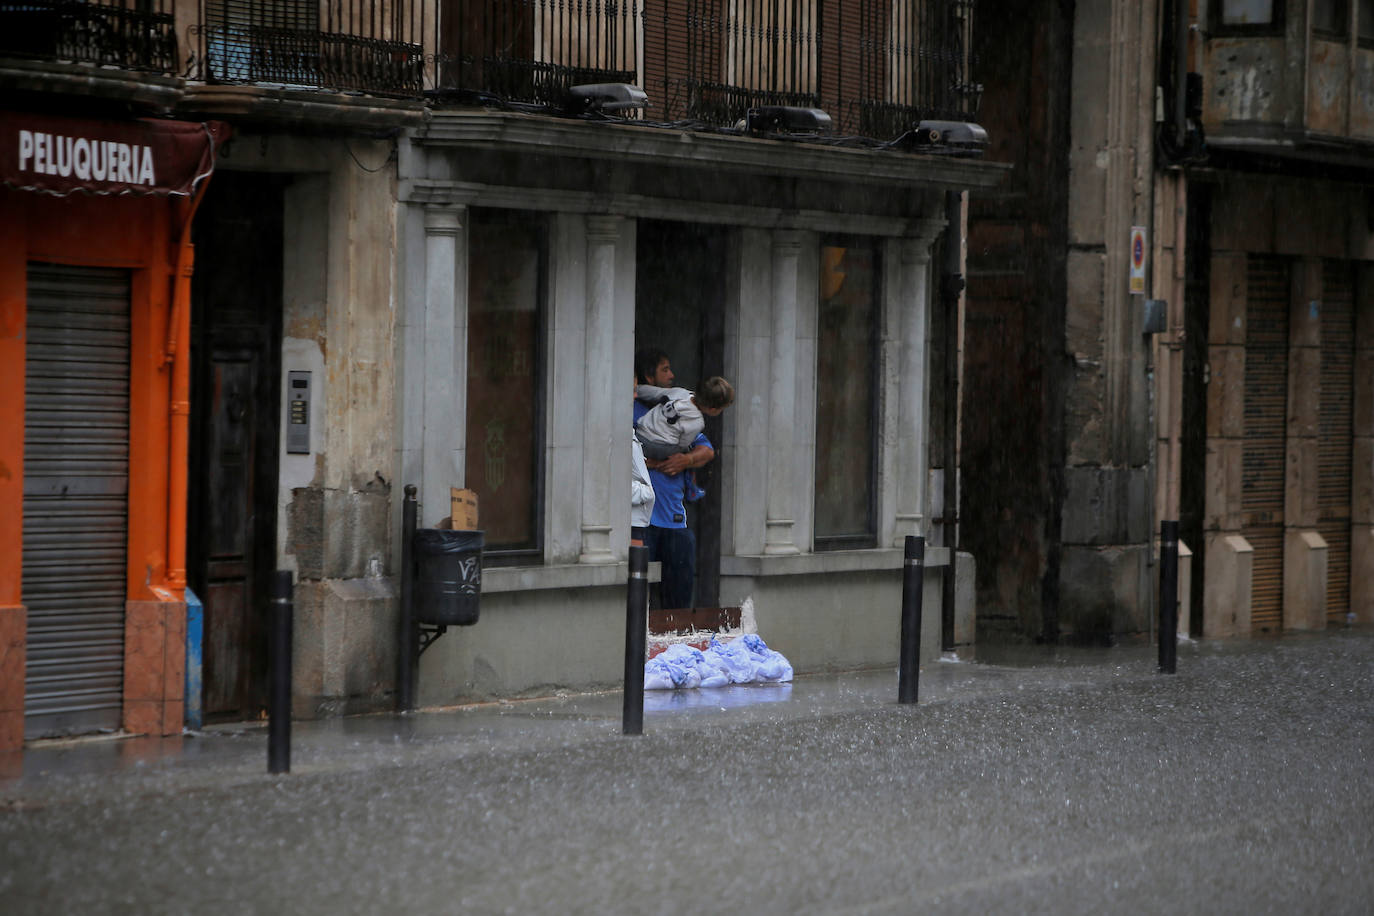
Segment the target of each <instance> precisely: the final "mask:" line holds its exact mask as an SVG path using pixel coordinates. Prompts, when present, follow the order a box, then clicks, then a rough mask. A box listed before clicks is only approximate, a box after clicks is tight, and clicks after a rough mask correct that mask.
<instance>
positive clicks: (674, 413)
mask: <svg viewBox="0 0 1374 916" xmlns="http://www.w3.org/2000/svg"><path fill="white" fill-rule="evenodd" d="M635 397H637V398H638V399H639V400H640V401H641V402H643V403H646V404H648V403H657V406H655V407H653V408H652V409H650V411H649V412H648V413H646V414H645V415H644V416H642V417H640V419H639V423H637V424H636V425H635V431H636V432H637V433H638V435H639V444H640V447H641V448H643V450H644V457H645V458H648V459H650V460H653V461H662V460H663V459H664V458H667V457H668V456H669V455H672V454H675V453H677V452H690V451H691V450H692V442H693V440H695V439H696V437H697V435H698V434H700V433H701V431H702V430H703V429H705V428H706V419H705V418H704V417H703V416H702V415H701V410H700V408H698V407H697V405H696V404H693V403H692V392H690V391H688V390H687V389H686V388H659V387H658V386H657V385H640V386H639V387H638V388H637V389H636V390H635Z"/></svg>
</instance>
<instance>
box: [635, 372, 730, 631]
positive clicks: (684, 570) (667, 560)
mask: <svg viewBox="0 0 1374 916" xmlns="http://www.w3.org/2000/svg"><path fill="white" fill-rule="evenodd" d="M635 376H636V378H637V380H638V381H639V383H640V385H641V388H640V389H639V391H638V392H637V393H638V394H641V396H642V394H643V393H645V391H644V388H643V387H642V386H646V385H647V386H653V387H654V388H655V389H668V390H667V391H655V392H649V393H652V394H654V399H653V401H652V402H651V403H648V404H646V403H644V402H643V401H642V400H640V399H636V400H635V403H634V420H635V424H636V426H638V425H639V424H640V421H641V420H643V419H644V418H645V417H646V415H648V414H649V413H650V412H651V411H657V415H656V419H654V420H653V421H651V424H650V425H651V426H658V427H661V428H664V429H668V430H669V431H670V434H671V438H672V440H673V444H672V445H671V446H669V447H668V448H667V449H666V450H665V451H661V452H658V454H666V457H662V458H657V459H655V458H651V457H650V454H649V452H650V450H651V449H653V448H654V445H653V444H652V443H654V442H655V441H656V440H659V441H660V443H661V444H665V445H666V443H662V442H661V440H662V439H666V438H669V436H668V435H663V436H655V435H654V434H653V433H651V432H650V430H648V429H646V430H645V435H641V436H640V437H639V438H640V443H641V445H642V446H643V447H644V457H645V463H646V464H647V465H648V467H649V479H650V482H651V483H652V484H653V488H654V508H653V514H652V516H651V518H650V521H649V527H648V530H647V533H646V536H645V539H644V544H645V546H646V547H648V548H649V559H651V560H657V561H659V562H660V563H661V564H662V573H661V578H660V580H659V595H660V603H661V605H662V606H663V607H664V608H686V607H691V606H692V589H693V586H694V584H695V579H696V536H695V535H694V534H693V533H692V531H691V529H690V528H688V527H687V507H686V502H687V501H689V500H695V499H698V498H699V497H700V496H701V492H702V491H701V490H700V489H699V488H698V487H697V486H696V482H695V480H694V478H693V476H692V474H691V473H690V472H691V470H692V469H693V468H699V467H703V466H704V465H706V464H708V463H709V462H710V461H711V460H712V459H714V458H715V456H716V452H715V448H714V447H713V446H712V445H711V440H709V439H707V438H706V435H705V434H704V433H702V432H701V431H700V430H701V426H700V425H699V424H700V423H701V422H703V421H702V420H701V415H705V416H717V415H719V414H720V412H721V411H723V410H724V409H725V408H726V407H727V406H729V404H730V403H731V402H732V401H733V400H734V390H733V389H732V388H731V387H730V384H729V383H728V382H726V381H725V380H724V379H720V378H713V379H708V380H707V382H706V383H704V384H703V385H702V389H701V390H700V391H698V392H696V393H695V395H693V393H692V392H687V391H685V390H684V389H673V379H674V376H673V369H672V363H671V362H670V361H669V359H668V354H667V353H664V352H663V351H662V350H656V349H650V350H641V351H639V352H638V353H636V354H635ZM708 389H709V392H708ZM682 395H686V397H683V396H682ZM665 398H666V399H667V403H664V399H665ZM669 405H672V406H671V409H670V410H666V409H665V408H668V407H669ZM665 414H673V415H676V420H675V421H674V422H669V419H670V418H669V417H668V416H665ZM684 423H685V425H686V426H687V428H688V429H689V432H688V434H685V435H684V434H681V433H680V432H674V431H673V427H677V426H681V425H683V424H684ZM693 428H694V431H693ZM684 440H685V441H684ZM646 443H647V444H646Z"/></svg>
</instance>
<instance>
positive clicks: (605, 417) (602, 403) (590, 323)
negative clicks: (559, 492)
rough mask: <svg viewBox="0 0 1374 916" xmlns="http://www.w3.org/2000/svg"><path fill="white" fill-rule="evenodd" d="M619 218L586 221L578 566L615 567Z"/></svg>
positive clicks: (619, 401)
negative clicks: (613, 504)
mask: <svg viewBox="0 0 1374 916" xmlns="http://www.w3.org/2000/svg"><path fill="white" fill-rule="evenodd" d="M620 230H621V218H620V217H615V216H589V217H587V299H586V323H585V327H586V339H585V346H586V366H587V374H586V376H585V378H584V382H583V384H584V388H583V393H584V397H583V400H582V410H583V426H582V468H583V475H582V478H583V479H582V551H581V554H580V555H579V556H578V562H579V563H614V562H615V554H614V553H613V552H612V550H611V525H612V516H611V477H612V473H611V472H612V469H613V468H614V467H616V466H617V464H616V463H615V462H614V461H612V454H611V449H612V447H613V445H614V443H615V441H616V437H615V430H614V428H613V422H614V421H615V420H616V419H617V418H618V417H619V416H620V413H618V412H617V411H618V409H619V408H621V407H622V406H623V403H624V397H623V396H622V395H620V392H621V391H622V390H623V389H624V387H625V386H624V385H623V384H622V385H620V386H618V387H617V385H616V377H615V274H616V270H615V252H616V245H617V243H618V242H619V241H620Z"/></svg>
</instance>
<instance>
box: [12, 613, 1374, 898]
mask: <svg viewBox="0 0 1374 916" xmlns="http://www.w3.org/2000/svg"><path fill="white" fill-rule="evenodd" d="M1153 658H1154V656H1153V650H1152V649H1147V648H1144V647H1137V648H1129V647H1126V648H1116V649H1105V650H1079V651H1074V650H1067V649H1057V650H1043V651H1039V650H1027V651H1026V652H1023V653H1008V654H1002V655H999V656H998V660H997V663H996V664H993V663H990V662H987V661H983V662H957V663H953V662H940V663H935V664H932V665H929V666H927V669H926V671H924V672H923V674H922V679H921V701H920V703H919V705H917V706H914V707H912V706H898V705H896V703H895V697H896V675H895V673H894V672H892V671H882V672H868V673H862V674H853V675H835V676H827V677H811V678H801V679H798V680H797V682H796V683H795V684H794V685H793V686H792V687H790V688H776V687H774V688H758V689H757V690H754V691H753V692H750V690H747V689H744V688H733V689H732V690H730V691H726V692H721V693H720V694H719V695H717V696H715V697H714V698H713V696H712V694H711V693H710V692H707V691H698V692H696V693H694V694H692V695H672V694H654V693H651V694H650V696H649V703H648V706H647V709H646V719H645V734H644V735H643V736H642V737H635V738H627V737H623V736H621V735H620V734H619V729H620V720H619V708H620V697H619V694H617V693H607V694H600V695H591V696H570V697H562V698H556V699H552V700H540V701H526V702H510V703H499V704H490V705H488V706H482V707H472V708H466V709H461V710H448V711H436V712H428V713H422V714H417V715H414V716H410V717H405V718H398V717H393V716H374V717H362V718H353V719H344V720H333V721H330V722H324V723H296V733H295V742H294V745H293V770H292V772H291V773H290V774H289V775H283V776H269V775H267V773H266V766H265V748H266V738H265V732H264V730H263V729H261V728H260V727H256V726H254V727H242V728H238V729H232V728H231V729H224V730H221V731H219V732H217V733H206V734H204V735H202V736H198V737H188V738H183V739H168V740H166V741H161V742H141V741H140V740H138V739H133V740H125V741H114V740H110V741H104V742H77V743H70V744H66V745H56V746H48V747H40V748H37V749H31V750H29V751H28V752H26V756H25V757H24V759H23V761H22V763H18V764H16V763H15V761H14V758H11V761H10V763H9V764H8V766H9V770H8V771H7V772H6V773H4V774H0V897H3V899H4V901H5V905H4V909H5V912H7V913H42V912H76V911H92V912H140V913H142V912H288V911H289V912H297V913H360V912H377V911H381V910H383V909H386V910H393V911H398V912H417V913H419V912H422V913H457V912H464V913H502V912H509V913H564V912H579V913H592V912H632V913H660V912H661V913H710V912H728V913H791V912H804V913H834V912H841V913H907V912H920V911H936V910H938V911H940V912H946V913H947V912H961V913H988V912H995V913H1020V912H1027V911H1036V912H1075V913H1089V912H1102V911H1113V912H1140V911H1145V912H1160V911H1165V910H1169V911H1180V912H1196V913H1203V912H1207V913H1212V912H1236V913H1239V912H1246V913H1249V912H1297V911H1305V912H1323V913H1343V912H1344V913H1367V912H1369V909H1370V906H1371V902H1372V901H1374V868H1371V864H1372V863H1374V780H1372V779H1371V759H1372V758H1374V632H1369V631H1367V630H1354V631H1331V632H1329V633H1327V634H1322V635H1318V636H1313V637H1290V638H1285V639H1281V640H1254V641H1252V642H1245V643H1238V642H1209V643H1198V644H1187V645H1183V646H1180V652H1179V665H1178V671H1179V673H1178V674H1177V675H1176V676H1172V677H1170V676H1162V675H1159V674H1156V673H1155V671H1154V665H1153ZM6 776H7V777H8V778H7V779H6V778H5V777H6Z"/></svg>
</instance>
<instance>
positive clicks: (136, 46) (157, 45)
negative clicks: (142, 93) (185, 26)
mask: <svg viewBox="0 0 1374 916" xmlns="http://www.w3.org/2000/svg"><path fill="white" fill-rule="evenodd" d="M0 55H3V56H6V57H19V58H31V59H34V60H41V61H62V62H70V63H75V64H91V65H95V66H97V67H111V68H115V69H119V70H130V71H137V72H141V73H147V74H156V75H161V76H173V75H175V74H176V72H177V70H178V69H179V68H178V66H177V42H176V30H175V25H174V21H173V15H172V0H126V2H115V3H84V2H80V0H26V2H22V3H13V2H0Z"/></svg>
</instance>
